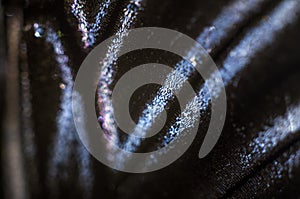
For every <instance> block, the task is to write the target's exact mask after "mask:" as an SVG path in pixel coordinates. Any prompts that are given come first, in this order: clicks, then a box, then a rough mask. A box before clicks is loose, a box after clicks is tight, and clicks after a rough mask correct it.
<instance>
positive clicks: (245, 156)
mask: <svg viewBox="0 0 300 199" xmlns="http://www.w3.org/2000/svg"><path fill="white" fill-rule="evenodd" d="M299 118H300V104H299V105H297V106H292V107H290V108H289V109H288V110H287V112H286V114H285V115H284V116H279V117H277V118H275V119H274V120H273V125H272V127H271V128H270V127H265V129H266V130H265V131H262V132H259V133H258V135H257V137H255V138H254V139H253V140H252V141H251V142H250V143H249V144H248V148H249V149H251V151H249V152H246V151H244V152H243V153H241V155H240V158H241V162H242V163H243V164H245V166H246V167H250V166H251V163H253V159H255V158H257V157H261V156H262V155H263V154H266V153H267V152H268V153H269V152H270V151H272V150H274V149H275V147H276V146H277V145H278V144H279V143H281V142H282V141H284V140H285V139H286V138H287V137H288V136H292V135H293V134H296V133H298V132H299V130H300V120H299ZM299 161H300V160H298V162H299Z"/></svg>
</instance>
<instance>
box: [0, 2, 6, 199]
mask: <svg viewBox="0 0 300 199" xmlns="http://www.w3.org/2000/svg"><path fill="white" fill-rule="evenodd" d="M3 14H4V13H3V7H2V1H0V93H3V94H1V97H0V107H1V108H0V121H1V122H0V132H1V135H0V137H1V136H2V130H3V126H2V120H3V107H4V98H5V95H4V83H5V81H4V78H5V75H4V61H5V37H4V16H3ZM0 148H2V147H1V144H0ZM0 159H1V160H2V157H1V155H0ZM0 169H1V171H2V167H0ZM0 184H2V173H1V174H0ZM0 197H3V190H2V186H1V188H0Z"/></svg>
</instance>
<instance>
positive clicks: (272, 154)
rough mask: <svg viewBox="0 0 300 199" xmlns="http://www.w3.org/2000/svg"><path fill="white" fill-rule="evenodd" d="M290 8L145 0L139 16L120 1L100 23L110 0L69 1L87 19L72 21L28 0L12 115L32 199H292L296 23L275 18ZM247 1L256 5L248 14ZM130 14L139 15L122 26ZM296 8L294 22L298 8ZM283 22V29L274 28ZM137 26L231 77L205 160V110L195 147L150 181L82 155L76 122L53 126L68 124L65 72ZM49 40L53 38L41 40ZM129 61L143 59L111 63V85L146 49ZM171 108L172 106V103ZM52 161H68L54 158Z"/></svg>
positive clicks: (63, 11) (65, 11)
mask: <svg viewBox="0 0 300 199" xmlns="http://www.w3.org/2000/svg"><path fill="white" fill-rule="evenodd" d="M287 1H289V0H286V1H284V0H282V1H269V0H266V1H246V0H243V1H233V0H231V1H228V2H227V1H226V2H225V1H217V0H216V1H215V0H214V1H179V0H176V1H172V0H168V1H159V0H152V1H142V2H141V9H139V8H137V7H134V6H133V5H132V4H131V3H130V1H128V0H126V1H114V2H113V3H112V4H109V6H108V8H107V9H105V10H104V12H103V16H102V15H101V16H102V17H101V22H97V20H96V18H97V16H99V15H97V14H98V13H99V9H101V6H103V3H105V2H107V1H94V0H91V1H88V2H87V1H77V3H76V4H75V5H77V6H78V5H81V6H82V11H83V12H84V13H86V17H85V18H84V20H83V19H82V15H80V14H78V13H77V14H76V13H75V14H74V12H73V13H72V8H73V7H72V6H74V2H75V1H72V0H66V1H59V0H57V1H55V0H50V1H45V0H44V1H34V0H30V1H28V2H29V3H27V4H26V5H25V6H26V7H25V22H24V33H23V40H22V43H21V46H22V48H21V55H20V59H21V64H20V70H21V74H22V75H21V80H22V81H21V97H22V102H23V104H22V109H21V110H22V114H21V115H20V118H21V121H22V129H23V130H22V135H23V147H24V159H25V169H26V174H27V176H26V180H27V184H28V192H29V194H30V196H31V197H32V198H131V199H132V198H231V197H233V198H270V197H275V198H282V197H286V198H297V197H299V196H300V192H299V190H298V189H297V187H299V186H300V184H299V174H300V164H299V159H300V155H299V153H300V152H299V151H300V145H299V138H300V137H299V136H300V134H299V129H300V121H299V119H298V117H299V116H300V114H299V112H300V107H299V103H300V98H299V97H300V95H299V94H300V93H299V89H300V86H299V85H300V70H299V64H300V57H299V50H298V46H299V44H300V37H299V27H300V26H299V25H300V24H299V23H300V20H299V16H296V17H295V22H294V23H292V22H291V21H284V20H283V18H286V19H287V20H288V17H286V16H285V15H288V14H292V12H296V11H297V10H292V9H291V8H290V9H291V11H290V13H284V14H282V16H281V15H278V16H277V15H276V16H275V17H274V13H275V12H276V10H277V11H278V10H280V9H283V8H282V7H281V5H282V3H284V2H287ZM80 2H81V3H80ZM83 2H87V3H86V4H84V3H83ZM237 2H238V3H237ZM254 4H257V5H256V6H254V7H253V8H251V6H253V5H254ZM242 5H247V6H245V7H243V6H242ZM130 6H131V7H130ZM128 7H129V8H131V9H132V10H133V13H134V16H135V17H134V18H130V20H129V21H128V22H127V23H125V24H124V18H126V16H124V11H125V10H126V8H128ZM297 12H298V15H299V9H298V11H297ZM76 16H77V17H76ZM78 16H81V18H79V17H78ZM98 19H99V17H98ZM217 19H219V20H217ZM80 20H83V21H81V25H82V23H83V24H84V26H82V27H81V26H80V24H79V22H80ZM268 20H269V21H268ZM275 20H278V21H279V22H278V23H275V22H274V21H275ZM282 20H283V22H282ZM272 22H274V23H272ZM280 23H284V24H285V25H284V26H283V27H281V28H278V26H277V25H278V24H280ZM87 24H90V25H87ZM91 24H96V25H91ZM37 25H38V26H37ZM122 25H124V26H125V29H123V30H122ZM144 26H158V27H165V28H171V29H175V30H178V31H180V32H183V33H185V34H187V35H189V36H191V37H192V38H194V39H197V40H198V42H199V43H200V44H201V45H202V46H203V47H204V48H205V49H206V50H207V51H208V52H209V53H210V55H211V56H212V57H213V59H214V61H215V62H216V63H217V65H218V67H219V68H220V70H224V71H225V72H224V77H223V78H224V79H226V78H228V79H226V92H227V96H228V112H227V120H226V125H225V128H224V130H223V133H222V136H221V138H220V140H219V141H218V143H217V145H216V147H215V148H214V149H213V151H212V152H211V153H210V154H209V155H208V156H207V157H206V158H204V159H198V156H197V155H198V150H199V147H200V146H201V143H202V140H203V138H204V136H205V132H206V130H207V126H208V122H209V110H207V111H206V112H205V114H206V115H205V117H204V118H203V120H202V121H201V123H200V127H199V130H198V134H197V137H196V139H195V141H194V143H193V144H192V146H191V147H190V148H189V150H188V151H187V152H186V153H185V154H184V155H183V156H182V157H181V158H179V159H178V160H177V161H176V162H175V163H174V164H172V165H170V166H168V167H166V168H164V169H162V170H159V171H156V172H152V173H146V174H127V173H123V172H118V171H113V170H111V169H109V168H107V167H106V166H104V165H102V164H101V163H99V162H98V161H96V160H95V159H94V158H92V157H90V156H89V155H88V153H87V152H86V151H85V149H84V148H83V147H82V146H81V144H80V143H79V142H78V140H77V137H76V133H75V130H74V128H73V126H72V125H73V124H72V123H64V124H63V128H65V129H63V130H60V129H61V128H62V126H61V124H60V121H59V120H58V118H63V119H64V117H63V116H61V113H63V111H64V110H63V109H64V107H63V103H64V100H65V98H63V96H64V93H65V92H66V91H65V89H66V86H68V84H66V82H65V80H64V78H65V77H64V76H65V75H66V74H65V73H64V72H65V71H63V70H62V66H63V64H66V65H67V67H68V69H69V70H70V72H71V74H69V73H68V75H70V76H71V77H72V76H73V77H74V76H75V74H76V71H77V70H78V68H79V66H80V64H81V62H82V61H83V59H84V58H85V56H86V55H87V53H88V52H89V51H90V50H91V49H92V48H93V47H95V46H96V45H97V44H98V43H100V42H101V41H103V40H104V39H106V38H108V37H109V36H111V35H113V34H114V33H116V32H118V31H119V32H121V33H122V32H126V30H127V29H131V28H134V27H144ZM83 27H85V28H86V29H85V28H83ZM51 34H54V35H56V36H55V38H53V37H52V39H49V38H50V36H49V35H51ZM55 47H56V48H59V49H60V48H61V49H63V53H62V54H63V55H64V56H66V57H68V61H66V62H63V64H62V62H61V63H60V62H59V61H58V60H65V59H62V58H65V57H60V56H59V55H57V49H55ZM154 55H155V52H154ZM160 56H161V58H156V59H157V60H156V61H161V60H164V55H163V54H161V55H160ZM137 57H140V59H132V58H131V57H130V56H129V57H127V58H126V57H125V58H124V61H125V64H124V63H118V64H117V65H118V67H119V68H117V67H115V66H114V68H113V70H114V71H115V73H116V77H118V76H120V75H121V74H123V73H124V71H126V70H127V69H128V68H127V67H131V66H130V65H132V64H137V62H138V63H139V62H143V61H147V60H151V59H153V58H151V56H150V57H148V55H147V53H144V54H143V52H140V54H139V56H137ZM58 58H61V59H58ZM245 60H247V61H245ZM177 61H178V60H177V58H175V57H174V58H172V59H170V63H171V64H174V63H177ZM122 64H123V65H122ZM122 67H123V68H122ZM233 71H236V72H233ZM68 77H69V76H68ZM229 77H230V78H229ZM114 81H115V80H114ZM190 81H191V82H192V83H193V84H194V85H195V86H196V87H200V86H201V84H203V81H202V80H201V78H199V76H198V75H197V74H191V77H190ZM152 89H153V87H144V88H143V90H141V91H140V92H142V93H143V94H145V95H146V96H147V99H146V101H147V100H148V101H151V100H152V99H153V97H154V96H155V94H156V92H153V90H152ZM138 101H140V100H139V99H138V98H137V99H133V102H136V103H137V102H138ZM143 103H144V101H143ZM170 104H171V105H170V106H172V104H175V105H176V101H175V102H174V101H172V100H171V102H170ZM100 106H101V105H100ZM143 109H144V105H143V104H142V102H140V106H138V108H136V109H135V110H133V111H132V112H133V113H132V114H133V115H134V117H137V116H139V114H140V112H141V110H143ZM169 122H170V123H172V120H170V121H169ZM267 135H269V136H267ZM57 139H58V140H60V141H58V142H57ZM161 142H162V140H161V139H160V138H158V139H156V140H154V146H156V145H158V146H159V145H160V144H161ZM57 143H58V144H57ZM147 147H148V146H147ZM57 151H58V152H57ZM57 153H59V154H58V155H57ZM60 153H61V154H60ZM60 157H64V158H63V160H61V161H58V162H57V159H59V158H60ZM83 162H84V163H83ZM87 163H88V164H87Z"/></svg>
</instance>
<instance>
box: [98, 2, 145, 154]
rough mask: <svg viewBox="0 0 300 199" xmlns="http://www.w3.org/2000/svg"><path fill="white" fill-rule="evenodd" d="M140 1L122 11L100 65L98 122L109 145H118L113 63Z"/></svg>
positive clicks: (139, 7)
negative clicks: (121, 16) (106, 135)
mask: <svg viewBox="0 0 300 199" xmlns="http://www.w3.org/2000/svg"><path fill="white" fill-rule="evenodd" d="M141 2H142V0H131V1H130V3H129V4H128V5H127V6H126V8H125V9H124V16H123V18H122V19H121V20H120V21H121V24H120V28H119V30H118V31H117V32H116V34H115V36H116V38H115V39H113V41H112V44H111V45H110V46H109V48H108V52H107V53H106V57H105V58H104V59H103V60H102V62H101V63H100V64H101V65H102V67H101V71H100V80H99V85H98V92H97V93H98V105H99V107H100V117H99V121H100V122H101V123H102V128H103V129H105V130H106V131H107V132H109V139H110V140H111V143H114V144H118V143H119V140H118V137H117V128H116V124H115V120H114V110H113V105H112V102H111V95H112V91H111V89H110V88H109V86H110V85H111V83H112V81H113V75H114V70H115V68H114V67H115V62H116V60H117V59H118V53H119V52H120V48H121V47H122V44H123V39H124V37H126V35H127V34H128V30H129V28H130V27H131V26H132V24H133V23H134V22H135V19H136V17H137V14H138V12H139V11H140V10H141V9H142V8H141ZM108 147H110V146H108ZM111 153H112V154H110V156H109V157H108V158H109V159H114V157H115V156H114V155H113V154H114V151H113V149H112V150H111Z"/></svg>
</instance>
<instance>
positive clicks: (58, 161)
mask: <svg viewBox="0 0 300 199" xmlns="http://www.w3.org/2000/svg"><path fill="white" fill-rule="evenodd" d="M34 29H35V33H36V32H39V33H41V32H43V33H44V29H43V27H41V26H40V25H39V24H37V23H35V24H34ZM44 34H45V38H46V41H47V42H49V43H50V44H51V45H52V46H53V49H54V54H55V57H56V61H57V63H58V65H59V69H60V70H61V78H62V81H63V83H62V84H60V88H61V89H62V97H61V107H60V109H61V111H60V113H59V115H58V117H57V129H58V135H57V137H56V140H55V144H54V154H53V155H54V156H53V159H52V161H51V166H50V169H49V170H50V171H49V172H50V176H51V177H52V179H55V178H56V177H57V176H60V177H62V178H63V179H67V178H68V171H66V170H63V171H61V170H58V169H59V165H64V166H67V165H68V160H69V157H70V154H71V152H72V151H73V150H72V146H73V145H72V143H74V142H75V141H76V137H75V131H76V129H75V125H74V122H73V115H72V105H71V104H72V103H71V102H72V90H73V85H74V81H73V76H72V72H71V68H70V67H69V66H68V61H69V59H68V57H67V56H66V55H65V52H64V49H63V46H62V42H61V41H60V38H59V36H58V35H57V33H56V32H55V31H54V30H53V29H52V28H51V27H47V29H46V30H45V33H44ZM34 35H36V34H34ZM75 103H77V104H78V106H80V105H81V103H80V98H78V99H77V101H76V100H75ZM77 153H78V154H79V155H78V156H79V161H80V165H79V166H80V181H81V182H80V183H81V184H82V187H83V188H84V189H85V190H84V191H85V192H86V194H89V193H90V190H91V186H92V181H93V176H92V173H91V171H90V166H91V165H90V158H89V154H88V153H87V151H86V150H85V149H84V147H83V146H82V145H81V144H80V145H79V147H78V149H77Z"/></svg>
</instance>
